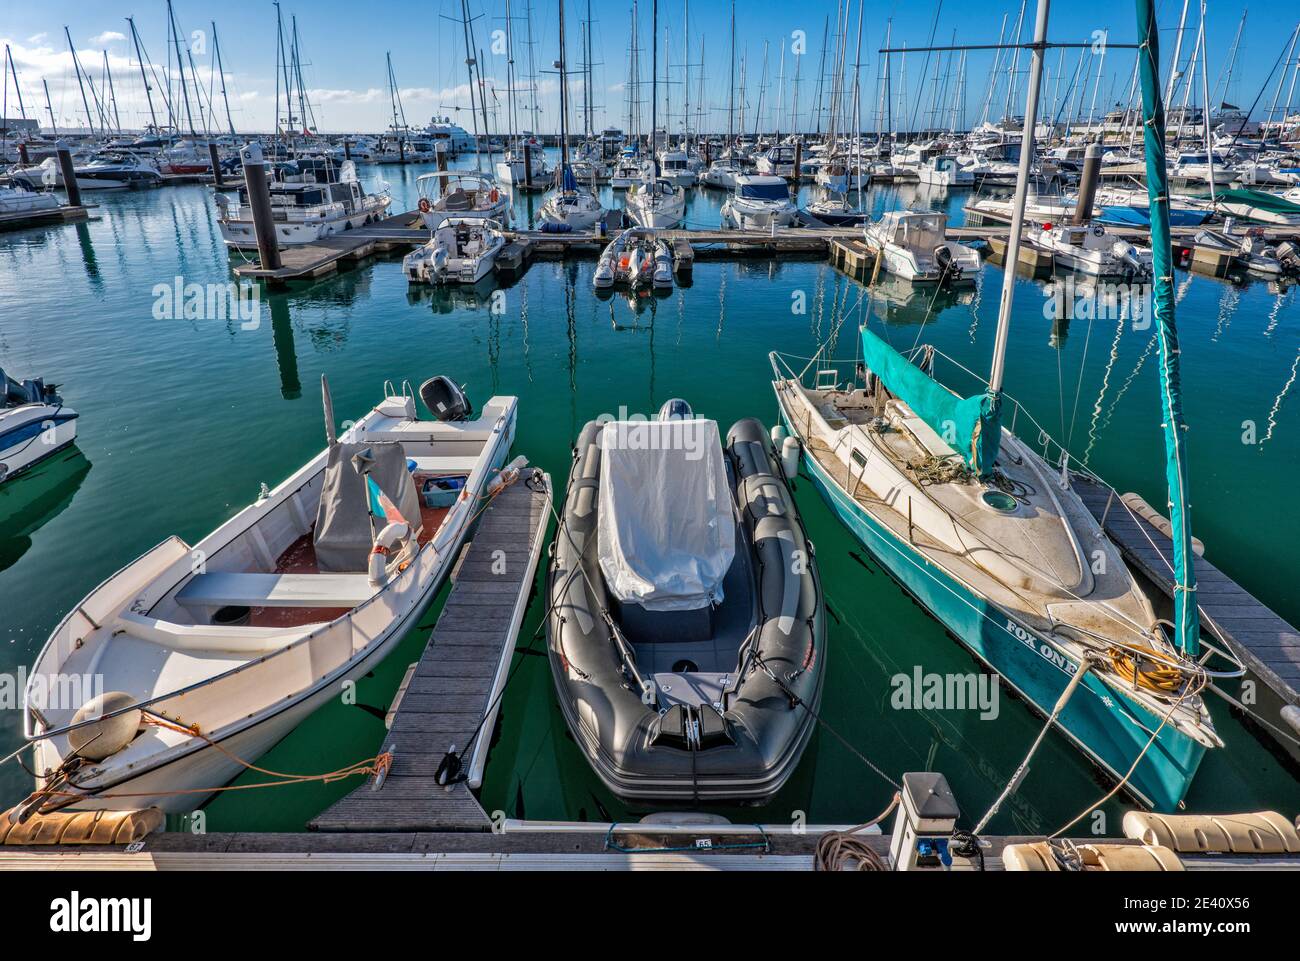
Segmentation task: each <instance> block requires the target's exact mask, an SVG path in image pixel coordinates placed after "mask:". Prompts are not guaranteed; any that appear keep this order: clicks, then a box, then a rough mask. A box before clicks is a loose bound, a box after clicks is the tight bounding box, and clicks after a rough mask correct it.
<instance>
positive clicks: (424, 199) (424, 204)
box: [420, 197, 433, 214]
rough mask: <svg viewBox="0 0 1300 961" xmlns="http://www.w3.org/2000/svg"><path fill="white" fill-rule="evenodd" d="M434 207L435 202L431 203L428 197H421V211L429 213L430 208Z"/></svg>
mask: <svg viewBox="0 0 1300 961" xmlns="http://www.w3.org/2000/svg"><path fill="white" fill-rule="evenodd" d="M432 209H433V204H431V203H429V199H428V198H427V197H421V198H420V213H422V214H427V213H428V212H429V211H430V210H432Z"/></svg>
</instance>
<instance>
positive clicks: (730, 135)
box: [727, 0, 736, 149]
mask: <svg viewBox="0 0 1300 961" xmlns="http://www.w3.org/2000/svg"><path fill="white" fill-rule="evenodd" d="M729 77H730V79H731V82H730V83H729V84H728V85H727V148H728V149H735V146H736V126H735V122H736V0H731V73H730V74H729Z"/></svg>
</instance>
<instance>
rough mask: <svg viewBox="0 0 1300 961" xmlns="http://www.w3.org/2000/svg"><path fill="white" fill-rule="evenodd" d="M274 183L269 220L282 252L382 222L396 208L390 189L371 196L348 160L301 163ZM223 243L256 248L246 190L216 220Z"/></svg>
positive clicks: (287, 168) (292, 165)
mask: <svg viewBox="0 0 1300 961" xmlns="http://www.w3.org/2000/svg"><path fill="white" fill-rule="evenodd" d="M277 178H278V179H276V180H273V181H271V183H270V185H269V187H270V194H271V215H272V219H273V221H274V223H275V237H276V240H277V241H278V243H279V245H280V246H281V247H293V246H299V245H302V244H311V243H315V242H316V241H318V240H320V239H322V238H324V237H331V236H333V235H335V234H340V233H343V232H345V231H348V230H355V229H356V228H358V227H363V226H365V225H366V224H369V223H373V222H374V221H377V220H382V219H383V217H384V215H385V213H386V212H387V210H388V207H389V205H390V204H392V202H393V201H392V198H391V197H390V196H389V195H388V190H387V188H384V189H382V190H379V191H378V192H375V193H369V192H367V191H366V189H365V188H364V187H363V186H362V185H361V182H360V181H359V180H358V179H357V170H356V165H355V164H353V162H352V161H350V160H347V161H344V162H343V163H342V164H341V165H336V164H335V163H334V162H333V161H332V160H327V159H311V158H306V157H303V158H299V159H298V160H296V161H294V162H293V163H290V164H286V165H285V166H284V167H283V168H282V169H281V170H278V171H277ZM218 225H219V226H220V228H221V238H222V239H223V240H224V241H225V242H226V245H227V246H229V247H233V248H236V249H245V248H247V249H252V248H255V247H257V232H256V231H255V230H254V229H253V210H252V208H251V207H250V206H249V199H248V188H247V187H240V188H239V198H238V200H237V201H236V202H235V203H232V204H230V205H229V206H228V207H227V208H226V213H225V215H224V216H222V217H221V218H220V219H219V220H218Z"/></svg>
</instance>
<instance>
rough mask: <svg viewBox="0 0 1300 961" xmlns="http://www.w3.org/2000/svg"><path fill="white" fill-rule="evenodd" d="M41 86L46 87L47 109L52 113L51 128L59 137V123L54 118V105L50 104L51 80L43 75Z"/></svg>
mask: <svg viewBox="0 0 1300 961" xmlns="http://www.w3.org/2000/svg"><path fill="white" fill-rule="evenodd" d="M41 86H43V87H44V88H45V109H46V111H47V112H48V113H49V115H50V130H51V131H52V132H53V133H54V136H55V137H58V135H59V125H58V123H56V122H55V120H54V107H53V106H52V105H51V104H50V82H49V81H48V80H46V79H45V78H44V77H42V78H41Z"/></svg>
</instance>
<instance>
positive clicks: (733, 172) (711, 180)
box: [700, 157, 745, 190]
mask: <svg viewBox="0 0 1300 961" xmlns="http://www.w3.org/2000/svg"><path fill="white" fill-rule="evenodd" d="M744 173H745V165H744V164H742V163H741V162H740V161H739V160H738V159H736V158H735V157H725V158H723V159H722V160H715V161H713V163H711V164H709V169H708V170H706V171H704V173H702V174H701V175H700V183H702V184H704V186H706V187H717V188H719V189H721V190H730V189H731V188H733V187H735V186H736V178H737V177H739V176H741V175H742V174H744Z"/></svg>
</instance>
